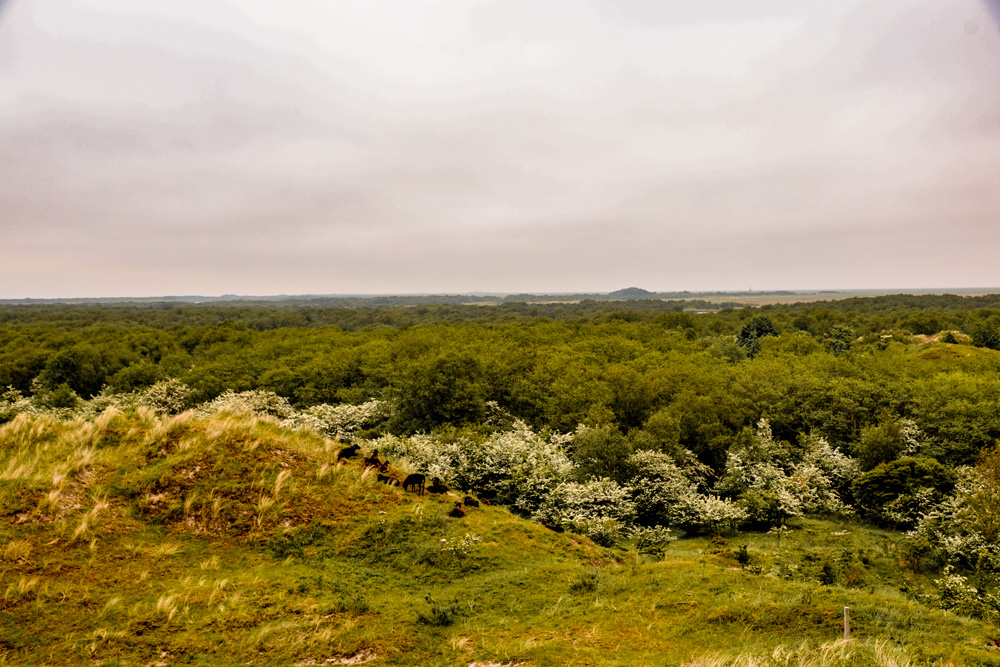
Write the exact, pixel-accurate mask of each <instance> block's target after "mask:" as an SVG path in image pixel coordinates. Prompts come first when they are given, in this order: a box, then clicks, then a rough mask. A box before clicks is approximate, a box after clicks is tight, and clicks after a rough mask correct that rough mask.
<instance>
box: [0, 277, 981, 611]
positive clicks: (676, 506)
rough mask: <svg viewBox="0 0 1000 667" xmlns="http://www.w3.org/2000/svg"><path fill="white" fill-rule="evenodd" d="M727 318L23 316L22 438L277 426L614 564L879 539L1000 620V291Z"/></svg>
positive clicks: (603, 313) (295, 306)
mask: <svg viewBox="0 0 1000 667" xmlns="http://www.w3.org/2000/svg"><path fill="white" fill-rule="evenodd" d="M707 307H709V305H708V304H705V303H692V302H685V301H669V300H658V299H635V300H628V301H596V300H591V301H581V302H577V303H548V304H543V303H500V304H494V305H477V306H471V305H465V306H463V305H455V304H445V305H441V304H419V305H410V306H377V305H371V304H369V305H365V306H359V307H353V308H347V307H341V306H326V305H323V304H322V303H299V302H290V301H284V302H274V303H237V304H233V303H209V304H178V303H144V304H128V303H105V304H89V305H88V304H61V305H53V304H45V305H42V304H31V305H7V306H4V307H2V308H0V387H7V389H6V390H5V393H3V394H2V395H0V423H3V422H11V421H15V420H17V419H18V415H19V414H20V413H27V414H29V415H42V414H46V415H50V416H51V415H55V416H56V417H60V416H61V417H62V418H66V419H74V418H76V417H79V416H83V417H87V416H88V415H89V416H90V417H94V416H96V415H97V414H100V413H101V411H102V410H105V409H106V408H109V407H113V408H114V409H115V410H125V411H126V413H128V412H129V411H134V410H136V409H137V408H138V407H140V406H146V407H152V408H155V409H157V410H159V411H160V412H162V413H166V414H177V413H180V412H183V411H185V410H188V409H191V408H196V409H197V412H196V413H195V414H198V415H202V416H209V415H213V414H218V413H220V412H226V411H230V412H250V413H254V414H258V415H266V416H269V417H270V418H276V419H278V420H279V421H280V423H281V424H282V425H285V426H291V427H296V428H307V429H312V430H313V431H315V432H316V433H319V434H320V435H324V436H325V437H327V438H330V439H332V440H334V441H336V440H338V439H339V440H340V441H341V442H346V441H347V440H348V439H354V440H355V441H356V442H357V443H359V444H360V445H361V446H362V448H363V449H364V450H365V453H368V452H371V451H372V450H373V449H375V448H379V449H380V450H381V452H382V453H383V456H386V455H388V456H390V457H391V458H392V460H393V461H395V462H396V463H397V465H403V466H405V468H406V469H408V470H410V471H420V472H424V473H427V474H428V475H434V476H439V477H441V478H442V479H443V480H444V481H445V482H446V483H448V484H450V485H452V486H454V487H455V488H458V489H462V490H464V491H466V492H471V493H475V494H477V495H479V496H480V497H484V498H490V499H492V500H493V501H494V502H497V503H500V504H503V505H505V506H507V507H510V508H511V509H513V510H514V511H516V512H518V513H520V514H522V515H523V516H527V517H531V518H533V519H535V520H536V521H540V522H542V523H544V524H545V525H547V526H549V527H551V528H553V529H556V530H560V531H561V530H570V531H573V532H577V533H582V534H585V535H588V536H590V537H591V538H592V539H594V541H595V542H597V543H598V544H605V545H613V544H616V543H620V542H621V541H622V540H625V539H628V540H633V541H635V542H636V543H639V544H645V545H647V546H649V547H651V548H659V549H662V547H663V546H665V545H666V544H668V543H669V542H670V541H671V540H674V539H676V536H675V535H671V533H670V531H671V530H674V531H678V530H679V531H683V533H686V534H688V535H699V534H711V533H719V532H727V531H730V532H732V531H736V530H751V531H753V530H764V531H767V530H771V531H775V530H778V531H779V534H780V530H782V529H783V526H785V524H786V521H787V520H789V519H792V518H795V517H810V516H813V517H837V518H839V519H840V520H854V519H861V520H863V521H865V522H867V523H868V524H869V525H874V526H879V527H882V528H888V529H894V530H901V531H910V532H909V536H908V538H907V539H908V540H909V541H908V544H909V545H910V546H909V547H908V552H907V554H908V555H907V556H906V559H907V560H906V561H905V562H907V563H909V564H908V565H907V566H906V567H909V568H912V569H913V571H914V572H917V571H920V570H921V569H925V570H926V569H929V570H930V571H942V568H945V570H943V571H944V573H945V576H944V578H942V579H941V581H942V582H944V583H943V584H939V585H940V587H941V590H940V591H939V592H938V593H937V597H936V598H935V600H936V601H937V602H936V604H939V605H940V606H942V607H943V608H946V609H954V610H959V611H961V612H962V613H966V614H970V615H975V616H980V617H983V618H997V617H1000V597H997V596H995V595H994V593H995V592H996V584H997V583H998V581H1000V547H998V546H997V544H998V538H1000V453H998V449H997V442H998V439H1000V373H998V371H1000V352H998V351H997V350H998V348H1000V296H997V295H992V296H985V297H977V298H962V297H957V296H947V295H945V296H902V295H899V296H888V297H877V298H866V299H848V300H843V301H832V302H823V303H803V304H794V305H782V306H764V307H760V308H732V307H728V308H722V309H720V310H716V311H712V312H701V311H702V310H704V309H706V308H707ZM109 414H110V413H109ZM110 418H111V417H108V416H104V417H102V419H104V420H107V419H110ZM18 428H22V429H23V425H22V426H19V427H18ZM15 431H17V429H15ZM15 431H12V433H13V432H15ZM7 454H9V457H8V458H10V462H9V465H8V468H10V466H15V464H16V465H21V464H20V463H18V461H20V460H21V458H23V456H26V455H27V454H23V455H22V454H18V453H17V452H15V451H14V450H11V452H8V453H7ZM19 457H21V458H19ZM15 467H16V466H15ZM13 469H14V468H11V470H13ZM11 474H13V473H11ZM2 479H3V478H0V481H2ZM11 479H12V480H13V479H14V477H11ZM40 484H42V486H44V483H41V482H40ZM11 493H14V492H13V491H11ZM18 493H21V492H18ZM38 493H42V487H41V486H39V490H38ZM901 562H903V561H901ZM947 568H957V569H956V570H954V571H953V570H950V569H947ZM956 572H961V573H962V574H956ZM824 576H825V575H824ZM834 576H835V575H834V574H830V577H834ZM948 577H952V578H951V579H949V578H948ZM830 580H831V581H833V579H832V578H831V579H830ZM967 581H968V582H970V583H967ZM949 582H950V583H949Z"/></svg>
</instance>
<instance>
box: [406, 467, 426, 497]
mask: <svg viewBox="0 0 1000 667" xmlns="http://www.w3.org/2000/svg"><path fill="white" fill-rule="evenodd" d="M426 480H427V478H426V477H424V476H423V475H421V474H420V473H419V472H415V473H413V474H411V475H407V476H406V479H404V480H403V490H404V491H409V490H410V487H413V489H414V490H415V491H417V494H418V495H421V496H422V495H424V482H425V481H426Z"/></svg>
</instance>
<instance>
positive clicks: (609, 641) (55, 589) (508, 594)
mask: <svg viewBox="0 0 1000 667" xmlns="http://www.w3.org/2000/svg"><path fill="white" fill-rule="evenodd" d="M337 447H338V445H337V444H336V443H334V442H332V441H329V440H324V439H323V438H320V437H317V436H315V435H313V434H311V433H307V432H305V431H290V430H287V429H282V428H279V427H278V426H277V425H276V424H274V423H272V422H268V421H266V420H260V419H254V418H250V417H239V416H231V415H221V416H216V417H212V418H206V419H195V418H194V417H193V416H192V414H191V413H185V414H183V415H180V416H177V417H164V416H158V415H156V414H154V413H153V412H151V411H147V410H143V409H140V410H139V411H138V412H136V413H134V414H132V413H130V414H121V413H118V412H116V411H114V410H110V411H108V412H106V413H104V414H103V415H102V416H100V417H99V418H97V419H95V420H91V421H86V420H77V421H74V422H58V421H55V420H53V419H51V418H49V417H31V416H28V415H21V416H18V417H17V418H15V419H14V420H13V421H11V422H10V423H8V424H6V425H4V426H3V427H0V591H3V597H2V599H0V664H13V665H42V664H53V665H75V664H95V665H140V664H142V665H171V664H204V665H229V664H233V665H237V664H240V665H242V664H268V665H307V664H361V663H368V664H372V665H418V664H419V665H463V666H469V665H474V664H475V665H480V666H483V665H515V664H519V665H569V664H574V665H665V664H683V663H690V662H693V661H698V662H699V664H724V663H727V662H730V663H731V662H733V661H734V660H735V661H737V662H738V661H742V663H741V664H747V662H748V661H750V660H756V661H757V662H756V663H755V664H769V663H773V664H791V663H792V662H794V663H796V664H826V665H836V664H845V665H846V664H851V665H868V664H882V665H888V664H905V663H906V662H907V661H914V662H928V663H931V662H934V661H940V662H941V664H946V665H962V664H970V665H973V664H984V665H985V664H997V665H1000V658H998V654H997V653H996V652H994V651H992V650H991V649H990V648H989V647H988V645H989V644H990V642H995V640H994V639H991V635H995V629H993V628H991V627H990V626H988V625H986V624H984V623H982V622H979V621H973V620H969V619H965V618H961V617H958V616H955V615H953V614H950V613H946V612H942V611H940V610H934V609H931V608H929V607H927V606H924V605H922V604H920V603H919V602H917V601H915V600H913V599H911V598H909V597H907V596H906V595H904V594H903V593H901V592H900V588H907V587H913V586H919V585H920V584H921V579H920V575H919V574H918V573H915V572H912V570H907V569H905V568H903V569H900V568H899V567H897V566H898V561H899V560H900V554H899V552H898V549H897V542H898V541H899V537H900V536H899V535H898V534H893V533H886V532H881V531H873V530H870V529H866V528H863V527H861V526H846V525H841V524H833V523H828V522H820V521H802V522H799V523H798V524H794V525H793V529H792V530H791V531H790V534H783V533H776V534H773V535H756V536H750V535H743V536H738V537H735V538H732V539H731V540H730V542H729V544H726V543H724V541H722V540H715V541H709V540H706V539H684V540H680V541H678V542H675V543H674V544H672V545H671V546H670V547H669V549H668V550H667V552H666V555H665V556H664V557H662V558H661V559H651V558H649V557H647V556H640V555H639V554H637V553H635V552H632V551H628V550H621V549H617V550H608V549H603V548H600V547H597V546H595V545H594V544H592V543H591V542H590V541H589V540H586V539H584V538H580V537H576V536H573V535H570V534H557V533H554V532H551V531H549V530H547V529H545V528H543V527H542V526H539V525H537V524H534V523H530V522H527V521H523V520H521V519H519V518H517V517H515V516H513V515H512V514H510V513H509V512H508V511H506V510H505V509H503V508H498V507H485V506H484V507H480V508H478V509H477V508H467V509H466V515H465V516H464V517H462V518H452V517H450V516H448V511H449V510H450V509H451V508H452V507H453V506H454V504H455V500H456V498H455V497H452V496H450V495H447V494H446V495H440V496H439V495H424V496H422V497H420V496H417V495H415V494H409V493H405V492H403V491H402V490H401V489H399V488H398V487H394V486H387V485H385V484H382V483H379V482H378V480H377V478H376V475H375V474H374V473H370V472H362V470H361V466H360V464H359V463H357V462H348V463H346V464H339V465H338V463H337V461H336V450H337ZM738 546H746V549H745V550H743V551H742V552H741V550H740V549H739V548H738ZM741 553H742V554H745V555H744V556H742V557H741ZM741 562H742V563H743V565H745V566H746V567H745V569H741V568H740V563H741ZM804 574H805V575H808V576H803V575H804ZM813 575H815V578H812V577H813ZM820 580H825V581H826V583H827V584H828V585H821V584H820V583H819V581H820ZM845 606H848V607H850V608H851V610H852V612H851V613H852V621H853V636H854V637H855V639H854V641H853V642H852V643H850V644H835V643H833V642H835V641H836V640H837V638H838V637H839V636H840V635H841V633H842V628H841V622H842V621H841V619H842V610H843V608H844V607H845ZM754 656H756V657H754Z"/></svg>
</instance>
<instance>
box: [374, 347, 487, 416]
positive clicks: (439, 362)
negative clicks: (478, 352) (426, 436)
mask: <svg viewBox="0 0 1000 667" xmlns="http://www.w3.org/2000/svg"><path fill="white" fill-rule="evenodd" d="M483 380H484V373H483V368H482V365H481V364H480V362H479V360H478V359H477V358H476V357H474V356H472V355H470V354H468V353H462V352H449V353H445V354H442V355H440V356H438V357H435V358H433V359H430V360H429V361H423V362H420V363H417V364H416V365H415V366H414V367H413V368H411V370H410V371H409V372H408V373H407V374H406V375H405V376H404V377H403V378H402V380H401V381H400V382H399V384H398V386H396V387H395V388H394V389H393V398H394V399H395V414H394V416H393V419H392V421H391V424H390V428H391V430H392V431H393V432H397V433H416V432H418V431H431V430H432V429H434V428H435V427H438V426H442V425H444V424H451V425H453V426H461V425H463V424H472V423H476V422H479V421H482V419H483V417H484V416H485V415H486V392H485V385H484V382H483Z"/></svg>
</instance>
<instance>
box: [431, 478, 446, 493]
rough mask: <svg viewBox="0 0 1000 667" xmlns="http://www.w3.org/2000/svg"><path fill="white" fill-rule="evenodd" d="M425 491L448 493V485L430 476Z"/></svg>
mask: <svg viewBox="0 0 1000 667" xmlns="http://www.w3.org/2000/svg"><path fill="white" fill-rule="evenodd" d="M427 493H448V487H447V486H445V485H444V484H442V483H441V480H440V479H439V478H437V477H432V478H431V485H430V486H428V487H427Z"/></svg>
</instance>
